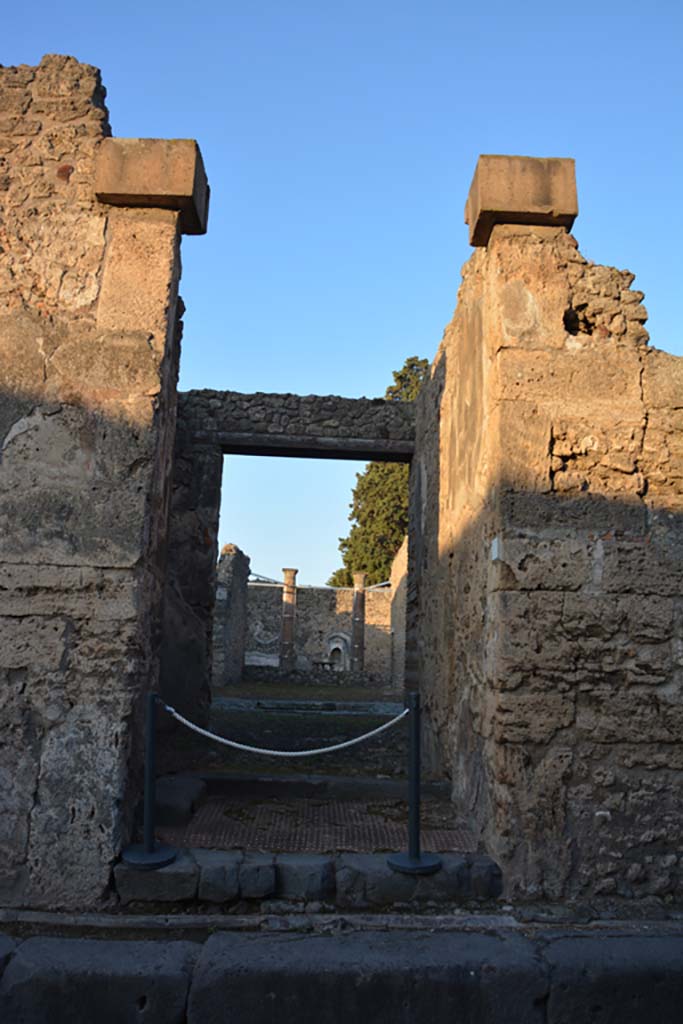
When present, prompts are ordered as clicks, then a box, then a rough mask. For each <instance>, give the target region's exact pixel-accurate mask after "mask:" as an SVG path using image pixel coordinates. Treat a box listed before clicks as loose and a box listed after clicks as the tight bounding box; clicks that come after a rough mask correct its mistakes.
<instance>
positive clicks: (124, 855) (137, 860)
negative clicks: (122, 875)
mask: <svg viewBox="0 0 683 1024" xmlns="http://www.w3.org/2000/svg"><path fill="white" fill-rule="evenodd" d="M177 856H178V851H177V850H176V849H175V847H173V846H164V844H163V843H155V845H154V849H153V850H151V851H149V850H146V849H145V846H144V844H143V843H133V844H131V846H126V848H125V849H124V850H123V851H122V852H121V860H122V861H123V863H124V864H130V866H131V867H132V868H138V869H139V870H140V871H154V869H155V868H163V867H166V865H167V864H172V863H173V861H174V860H175V859H176V857H177Z"/></svg>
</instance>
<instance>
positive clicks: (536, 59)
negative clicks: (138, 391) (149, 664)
mask: <svg viewBox="0 0 683 1024" xmlns="http://www.w3.org/2000/svg"><path fill="white" fill-rule="evenodd" d="M474 6H475V5H471V4H462V3H457V2H450V3H447V2H445V0H420V2H411V3H408V2H402V0H364V2H361V0H347V2H337V3H334V4H333V3H330V2H327V0H317V2H304V0H290V2H287V0H280V2H273V0H263V2H259V0H252V2H251V3H245V2H242V3H235V2H231V0H223V2H222V3H216V2H214V0H208V2H204V3H202V4H196V5H194V6H193V5H190V4H187V3H179V2H177V0H167V2H165V3H163V4H162V3H160V2H157V0H154V2H144V0H141V2H139V3H135V4H133V3H130V2H128V0H125V2H120V3H116V4H104V5H101V6H100V7H96V6H95V5H92V4H91V3H88V4H86V3H83V2H82V0H73V2H71V3H70V4H69V5H68V6H66V7H65V6H63V5H59V4H55V3H54V2H51V3H49V4H48V3H46V2H44V0H40V2H38V3H36V2H35V0H34V2H33V3H31V4H25V5H24V6H23V7H19V6H18V5H12V6H11V7H9V8H8V10H7V11H5V12H4V13H3V34H2V42H3V45H2V50H1V52H0V61H1V62H2V63H3V64H19V63H29V64H33V63H37V62H38V61H39V60H40V57H41V56H42V55H43V54H44V53H50V52H51V53H70V54H73V55H74V56H76V57H78V58H79V59H80V60H82V61H86V62H89V63H91V64H95V65H97V66H98V67H100V68H102V72H103V78H104V82H105V85H106V87H107V90H108V105H109V109H110V114H111V121H112V127H113V131H114V134H115V135H120V136H124V137H125V136H127V137H176V138H186V137H190V138H196V139H197V140H198V141H199V144H200V146H201V148H202V152H203V154H204V159H205V163H206V167H207V171H208V174H209V179H210V181H211V187H212V197H211V216H210V222H209V232H208V234H207V235H206V236H204V237H198V238H186V239H184V242H183V281H182V294H183V297H184V299H185V302H186V304H187V307H188V310H187V314H186V317H185V323H186V328H185V338H184V350H183V361H182V369H181V386H182V387H183V388H190V387H215V388H230V389H233V390H238V391H245V392H249V391H256V390H260V391H294V392H298V393H301V394H309V393H317V394H328V393H334V394H343V395H348V396H359V395H369V396H372V395H381V394H383V392H384V390H385V388H386V386H387V384H389V383H391V371H392V370H393V369H396V368H398V367H399V366H400V365H401V364H402V363H403V361H404V359H405V358H406V357H407V356H410V355H415V354H417V355H424V356H428V357H430V358H431V357H432V356H433V355H434V352H435V351H436V348H437V345H438V343H439V340H440V337H441V333H442V331H443V328H444V326H445V324H446V323H447V322H448V320H449V319H450V317H451V315H452V311H453V307H454V305H455V300H456V293H457V288H458V282H459V276H460V267H461V265H462V264H463V263H464V262H465V261H466V260H467V258H468V256H469V253H470V249H469V247H468V244H467V232H466V228H465V226H464V224H463V217H462V211H463V206H464V202H465V198H466V196H467V191H468V188H469V183H470V180H471V177H472V173H473V170H474V166H475V163H476V160H477V156H478V155H479V153H522V154H528V155H532V156H573V157H574V158H575V159H576V162H577V179H578V190H579V208H580V215H579V218H578V220H577V222H576V225H575V228H574V233H575V235H576V236H577V238H578V240H579V244H580V246H581V250H582V252H583V253H584V254H585V255H586V256H588V257H589V258H590V259H593V260H595V261H596V262H600V263H608V264H613V265H615V266H618V267H622V268H623V267H628V268H629V269H630V270H632V271H633V272H635V273H636V275H637V279H636V285H635V286H636V287H639V288H641V289H642V290H643V291H644V292H645V294H646V299H645V301H646V305H647V308H648V310H649V312H650V322H649V324H648V328H649V330H650V334H651V338H652V342H653V344H655V345H657V346H658V347H659V348H663V349H666V350H668V351H671V352H676V353H679V354H683V329H682V327H681V316H680V312H679V305H680V303H679V296H680V294H681V279H682V277H683V266H682V263H683V261H682V260H681V237H683V230H682V228H683V213H682V205H683V204H682V202H681V180H682V173H681V170H682V166H683V142H682V139H681V121H682V111H683V72H682V71H681V64H682V62H681V52H683V14H681V9H680V6H679V5H678V4H676V3H673V2H667V3H662V2H660V3H657V2H653V3H650V4H649V5H647V7H645V6H643V5H642V4H635V3H633V4H629V3H628V2H626V3H621V4H618V5H617V4H592V5H587V4H581V3H575V4H572V5H571V12H572V13H571V14H566V15H562V14H554V13H552V10H553V9H554V5H551V4H547V3H546V4H540V3H539V4H537V3H533V4H531V3H529V4H525V3H524V2H521V3H518V4H516V5H514V14H509V13H507V12H509V11H510V10H511V9H512V5H509V4H502V3H501V4H483V5H478V9H479V10H481V11H486V13H480V14H476V15H470V14H465V13H462V12H465V11H467V10H470V9H472V8H473V7H474ZM591 10H597V11H599V12H600V13H595V14H591V13H587V12H588V11H591ZM358 469H362V466H357V465H354V464H352V463H341V462H312V461H304V460H301V461H296V462H292V461H288V460H273V459H267V460H266V459H249V458H242V459H236V458H233V459H230V460H227V462H226V473H225V483H224V503H223V508H222V518H221V541H222V542H225V541H228V540H229V541H233V542H235V543H237V544H239V545H240V546H241V547H242V548H243V549H244V550H245V551H246V552H247V553H248V554H249V555H250V556H251V558H252V567H253V568H254V569H255V570H256V571H257V572H260V573H262V574H265V575H268V576H274V575H278V574H279V571H280V567H281V566H283V565H297V566H299V567H300V570H301V572H300V580H301V581H302V582H305V583H313V582H322V581H324V580H325V579H326V578H327V576H328V575H329V574H330V572H331V571H332V570H333V569H334V568H335V567H336V566H337V565H338V564H339V560H338V553H337V550H336V545H337V539H338V537H339V536H340V535H342V534H344V533H345V532H346V531H347V528H348V523H347V520H346V515H347V511H348V502H349V500H350V490H351V486H352V484H353V482H354V473H355V472H356V471H357V470H358ZM284 495H286V497H285V496H284Z"/></svg>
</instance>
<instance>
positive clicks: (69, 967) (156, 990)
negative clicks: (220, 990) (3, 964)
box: [0, 938, 199, 1024]
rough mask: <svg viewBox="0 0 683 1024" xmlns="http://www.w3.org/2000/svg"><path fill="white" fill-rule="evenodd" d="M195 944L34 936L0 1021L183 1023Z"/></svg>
mask: <svg viewBox="0 0 683 1024" xmlns="http://www.w3.org/2000/svg"><path fill="white" fill-rule="evenodd" d="M198 952H199V947H198V946H196V945H195V944H194V943H191V942H163V943H162V942H135V941H132V942H116V941H113V942H111V941H102V940H97V939H63V938H60V939H42V938H36V939H28V940H27V941H26V942H22V943H21V945H20V946H19V948H18V950H17V952H16V954H15V956H14V957H13V959H12V961H11V963H10V964H9V966H8V967H7V969H6V970H5V973H4V975H3V977H2V981H1V982H0V1018H1V1019H2V1020H4V1021H7V1022H9V1021H23V1022H25V1024H43V1022H44V1021H47V1020H49V1021H50V1022H51V1024H92V1021H100V1022H101V1024H109V1022H111V1024H114V1022H119V1021H134V1020H135V1021H137V1020H140V1019H144V1020H145V1022H152V1024H182V1022H183V1021H184V1020H185V1004H186V1001H187V994H188V989H189V986H190V976H191V972H192V967H193V964H194V961H195V958H196V956H197V955H198Z"/></svg>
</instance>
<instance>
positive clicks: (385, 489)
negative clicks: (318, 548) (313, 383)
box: [327, 356, 429, 587]
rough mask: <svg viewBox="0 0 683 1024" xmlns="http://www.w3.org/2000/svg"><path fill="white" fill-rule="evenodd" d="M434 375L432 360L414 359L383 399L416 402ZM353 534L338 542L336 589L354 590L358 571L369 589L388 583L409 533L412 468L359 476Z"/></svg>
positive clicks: (391, 465)
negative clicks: (393, 563) (428, 380)
mask: <svg viewBox="0 0 683 1024" xmlns="http://www.w3.org/2000/svg"><path fill="white" fill-rule="evenodd" d="M428 373H429V360H428V359H420V358H418V356H410V358H409V359H406V361H405V363H404V364H403V366H402V367H401V369H400V370H395V371H394V373H393V378H394V383H393V384H391V385H390V386H389V387H388V388H387V390H386V392H385V395H384V397H385V398H386V399H387V400H388V401H390V402H412V401H414V399H415V398H417V396H418V394H419V392H420V388H421V387H422V384H423V383H424V381H425V379H426V377H427V374H428ZM349 507H350V509H351V511H350V513H349V520H350V521H351V529H350V531H349V534H348V536H347V537H341V538H340V539H339V550H340V551H341V555H342V562H343V567H342V568H341V569H337V570H336V572H334V573H333V574H332V576H330V578H329V580H328V581H327V582H328V585H329V586H331V587H350V586H351V585H352V584H353V573H354V572H365V573H367V577H368V578H367V583H368V586H372V585H373V584H374V583H383V582H384V580H388V579H389V574H390V572H391V563H392V561H393V560H394V557H395V555H396V552H397V551H398V549H399V548H400V546H401V543H402V541H403V538H404V537H405V535H406V533H407V531H408V466H406V465H405V463H401V462H369V463H368V464H367V466H366V467H365V471H364V472H363V473H356V486H355V487H354V489H353V500H352V501H351V505H350V506H349Z"/></svg>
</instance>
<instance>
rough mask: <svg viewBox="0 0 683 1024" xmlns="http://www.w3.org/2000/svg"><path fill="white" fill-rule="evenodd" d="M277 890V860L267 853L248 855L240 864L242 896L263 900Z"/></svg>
mask: <svg viewBox="0 0 683 1024" xmlns="http://www.w3.org/2000/svg"><path fill="white" fill-rule="evenodd" d="M275 890H276V879H275V859H274V858H273V857H272V856H271V855H270V854H267V853H247V854H245V856H244V860H243V861H242V863H241V864H240V896H242V897H243V898H244V899H253V900H261V899H264V898H265V897H266V896H273V895H274V894H275Z"/></svg>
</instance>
